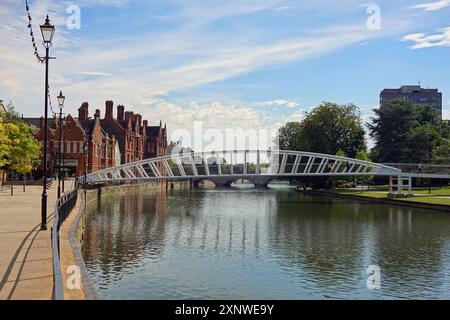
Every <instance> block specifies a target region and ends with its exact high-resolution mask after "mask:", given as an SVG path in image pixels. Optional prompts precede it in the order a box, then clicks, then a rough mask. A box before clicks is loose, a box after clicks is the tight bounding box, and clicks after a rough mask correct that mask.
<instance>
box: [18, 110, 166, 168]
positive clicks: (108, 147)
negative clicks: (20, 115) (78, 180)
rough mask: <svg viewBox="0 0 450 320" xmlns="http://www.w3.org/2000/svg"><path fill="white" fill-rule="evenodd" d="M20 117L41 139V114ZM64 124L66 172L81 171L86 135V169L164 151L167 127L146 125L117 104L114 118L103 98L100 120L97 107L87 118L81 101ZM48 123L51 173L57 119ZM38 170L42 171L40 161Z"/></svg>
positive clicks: (55, 153)
mask: <svg viewBox="0 0 450 320" xmlns="http://www.w3.org/2000/svg"><path fill="white" fill-rule="evenodd" d="M24 120H25V121H26V122H27V123H28V124H29V125H30V126H31V127H32V129H34V130H33V131H34V132H35V137H36V138H37V139H38V140H39V141H43V140H44V129H43V128H44V119H43V117H41V118H40V119H39V118H25V119H24ZM64 125H65V128H64V130H63V153H62V154H63V157H62V158H63V160H62V166H63V168H64V170H65V171H67V172H68V173H69V175H71V174H76V175H82V174H84V172H85V155H84V149H83V147H84V145H85V139H86V134H87V137H88V141H89V142H88V160H87V170H88V172H93V171H97V170H101V169H105V168H108V167H112V166H115V165H119V164H121V163H129V162H134V161H139V160H143V159H147V158H153V157H158V156H163V155H166V154H167V127H166V126H164V127H163V126H162V122H160V125H159V126H153V127H149V126H148V121H147V120H144V121H143V120H142V116H141V115H139V114H134V112H132V111H127V112H125V107H124V106H123V105H119V106H117V117H116V118H114V116H113V102H112V101H106V108H105V117H104V118H103V119H101V112H100V110H98V109H97V110H96V111H95V114H94V117H93V118H91V117H89V104H88V103H87V102H84V103H83V104H82V105H81V107H80V108H79V109H78V118H73V117H72V116H71V115H70V114H69V115H68V116H67V117H66V119H65V123H64ZM48 126H49V145H48V154H47V159H48V169H49V174H50V175H52V176H55V175H56V172H57V169H58V163H59V162H58V161H59V159H58V156H59V148H58V143H59V120H58V118H56V117H55V118H53V119H49V120H48ZM42 150H43V144H42ZM40 170H41V171H42V170H43V164H41V167H40ZM161 170H163V168H161Z"/></svg>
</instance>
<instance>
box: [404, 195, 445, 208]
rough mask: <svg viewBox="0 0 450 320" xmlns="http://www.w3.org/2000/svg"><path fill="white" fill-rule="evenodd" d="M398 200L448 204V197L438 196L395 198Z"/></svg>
mask: <svg viewBox="0 0 450 320" xmlns="http://www.w3.org/2000/svg"><path fill="white" fill-rule="evenodd" d="M397 200H400V201H413V202H421V203H433V204H444V205H448V206H449V205H450V198H439V197H415V198H405V199H397Z"/></svg>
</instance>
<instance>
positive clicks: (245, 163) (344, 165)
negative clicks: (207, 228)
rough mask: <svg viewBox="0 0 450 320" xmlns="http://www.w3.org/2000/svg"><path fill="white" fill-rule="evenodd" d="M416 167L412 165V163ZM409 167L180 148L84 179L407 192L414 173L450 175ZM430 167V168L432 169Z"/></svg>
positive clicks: (328, 157)
mask: <svg viewBox="0 0 450 320" xmlns="http://www.w3.org/2000/svg"><path fill="white" fill-rule="evenodd" d="M414 166H416V167H414ZM417 166H418V165H412V166H408V167H407V168H408V169H410V171H411V172H408V171H404V170H402V168H399V166H398V165H395V164H392V165H384V164H378V163H373V162H368V161H362V160H357V159H351V158H345V157H338V156H333V155H326V154H318V153H312V152H302V151H288V150H255V151H252V150H241V151H237V150H233V151H216V152H204V153H194V152H192V153H181V154H172V155H168V156H164V157H157V158H151V159H146V160H142V161H137V162H133V163H127V164H124V165H119V166H115V167H111V168H107V169H104V170H100V171H96V172H93V173H91V174H89V175H87V177H86V179H87V183H89V184H104V183H114V182H131V181H151V180H156V181H161V180H167V181H175V180H189V181H191V182H192V183H193V184H198V183H199V182H201V181H204V180H209V181H212V182H214V184H215V185H216V186H219V187H223V186H230V185H231V184H232V183H233V182H234V181H236V180H240V179H245V180H248V181H250V182H251V183H253V184H254V185H255V186H256V187H264V186H267V185H268V184H269V183H270V182H271V181H272V180H274V179H280V178H285V179H287V178H294V179H295V178H298V179H300V178H302V177H333V176H336V177H346V176H347V177H349V176H352V177H368V176H383V177H389V178H390V179H389V181H390V186H391V192H394V190H395V191H397V192H398V193H403V190H404V189H406V188H407V189H408V191H409V192H411V188H412V178H430V179H450V167H444V166H442V168H437V169H436V168H435V167H433V168H431V167H430V168H428V167H422V168H418V167H417ZM431 171H432V172H431Z"/></svg>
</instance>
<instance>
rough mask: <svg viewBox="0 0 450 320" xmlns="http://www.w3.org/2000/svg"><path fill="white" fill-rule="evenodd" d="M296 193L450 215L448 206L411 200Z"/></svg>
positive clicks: (313, 192)
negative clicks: (447, 213)
mask: <svg viewBox="0 0 450 320" xmlns="http://www.w3.org/2000/svg"><path fill="white" fill-rule="evenodd" d="M297 192H299V193H303V194H311V195H321V196H330V197H335V198H340V199H349V200H354V201H361V202H372V203H379V204H389V205H395V206H401V207H409V208H419V209H427V210H434V211H441V212H449V213H450V206H447V205H442V204H434V203H423V202H415V201H411V200H403V199H402V200H396V199H388V198H372V197H366V196H358V195H354V194H342V193H337V192H332V191H324V190H306V191H305V190H300V189H298V190H297Z"/></svg>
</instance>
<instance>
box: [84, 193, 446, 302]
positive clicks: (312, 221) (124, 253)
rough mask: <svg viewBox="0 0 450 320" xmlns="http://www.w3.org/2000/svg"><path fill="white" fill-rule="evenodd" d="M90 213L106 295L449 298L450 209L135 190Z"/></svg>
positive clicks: (90, 264) (92, 256) (99, 280)
mask: <svg viewBox="0 0 450 320" xmlns="http://www.w3.org/2000/svg"><path fill="white" fill-rule="evenodd" d="M88 210H89V216H88V221H87V228H86V233H85V241H84V245H83V249H82V254H83V258H84V260H85V263H86V267H87V270H88V273H89V275H90V278H91V281H92V283H93V286H94V289H95V290H96V292H97V295H98V297H99V298H100V299H449V298H450V214H448V213H440V212H435V211H427V210H423V209H413V208H405V207H396V206H391V205H381V204H372V203H362V202H355V201H351V200H343V199H335V198H329V197H323V196H309V195H302V194H298V193H296V192H294V191H292V190H289V189H268V190H264V189H195V190H173V191H167V192H166V191H135V192H128V193H123V194H114V195H113V196H108V195H107V196H104V197H103V198H102V200H101V202H100V203H97V204H96V205H93V206H91V207H90V208H88ZM370 266H378V267H379V268H380V273H379V276H380V277H379V278H377V279H379V280H380V282H379V284H380V287H379V288H378V287H376V288H373V286H372V287H371V286H368V285H367V282H368V278H369V277H370V276H371V274H369V273H368V270H369V271H370V270H373V269H370ZM368 268H369V269H368ZM377 275H378V274H377ZM369 282H370V283H373V282H371V281H369Z"/></svg>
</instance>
